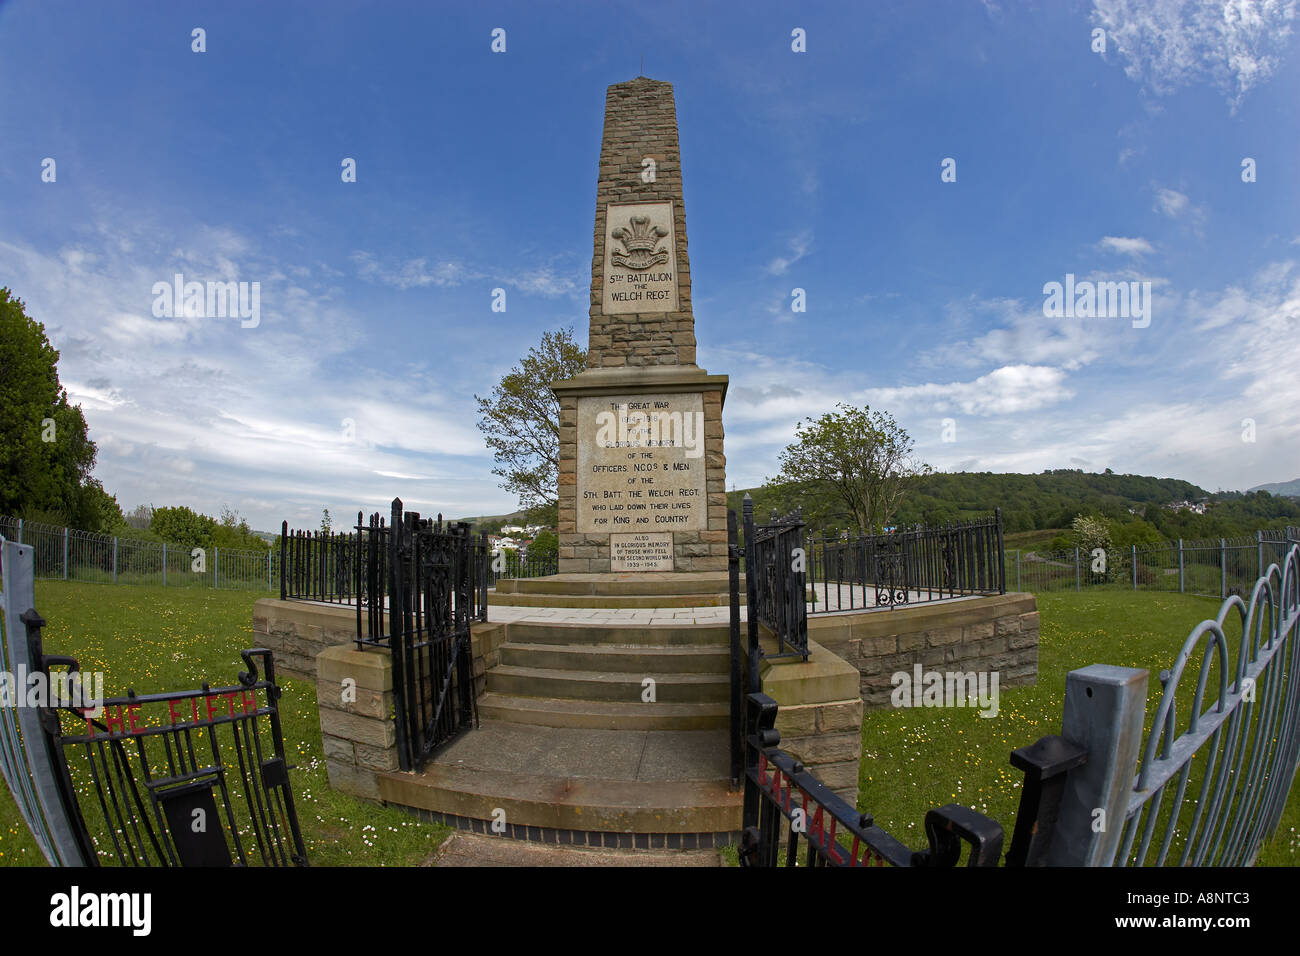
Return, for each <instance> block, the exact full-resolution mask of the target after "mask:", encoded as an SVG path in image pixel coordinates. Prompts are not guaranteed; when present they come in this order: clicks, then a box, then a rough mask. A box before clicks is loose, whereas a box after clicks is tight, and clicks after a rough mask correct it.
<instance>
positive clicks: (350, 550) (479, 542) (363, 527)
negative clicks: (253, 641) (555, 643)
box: [280, 511, 555, 635]
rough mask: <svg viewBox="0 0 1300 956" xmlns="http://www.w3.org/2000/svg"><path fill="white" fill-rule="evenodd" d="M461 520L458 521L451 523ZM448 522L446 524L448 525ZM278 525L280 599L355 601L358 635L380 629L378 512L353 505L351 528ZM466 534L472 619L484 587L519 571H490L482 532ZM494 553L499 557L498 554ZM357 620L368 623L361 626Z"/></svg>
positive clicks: (383, 534) (481, 606) (383, 558)
mask: <svg viewBox="0 0 1300 956" xmlns="http://www.w3.org/2000/svg"><path fill="white" fill-rule="evenodd" d="M435 523H436V524H437V525H438V526H439V527H441V526H442V525H443V520H442V515H441V514H440V515H438V517H437V519H436V522H435ZM463 524H464V522H458V523H456V526H457V527H459V526H460V525H463ZM452 526H453V525H452V524H451V523H448V524H447V527H449V528H450V527H452ZM466 527H468V525H466ZM281 529H282V530H281V535H280V599H281V600H298V601H321V602H325V603H329V604H351V605H355V606H356V608H357V633H358V635H360V634H363V633H366V634H382V633H383V632H384V625H383V621H382V615H383V613H385V609H386V608H387V602H388V593H389V592H388V588H389V583H390V581H389V568H388V561H389V554H388V551H389V548H390V541H389V530H390V525H389V524H388V523H387V519H385V518H384V516H382V515H380V514H378V513H375V514H372V515H371V516H370V517H369V518H368V519H367V518H366V517H365V515H364V513H363V512H360V511H358V512H357V523H356V525H355V526H354V527H353V530H352V532H351V533H343V532H321V531H305V530H291V529H290V528H289V523H288V522H287V521H285V522H282V523H281ZM469 537H470V549H471V556H472V560H471V564H470V576H471V582H472V587H471V589H470V595H469V598H468V600H469V603H470V612H469V613H470V617H471V618H473V619H476V620H480V621H486V620H487V592H488V588H490V587H494V586H495V585H496V580H497V578H499V577H507V576H510V577H523V576H525V575H524V574H512V575H507V574H505V573H501V572H497V571H494V570H493V560H494V555H493V553H492V552H491V550H490V549H489V548H488V544H487V535H486V533H484V534H480V535H477V536H475V535H472V534H471V535H470V536H469ZM496 557H497V561H498V563H500V560H501V557H500V555H497V556H496ZM515 568H516V569H519V568H527V569H529V570H531V566H528V565H527V564H526V562H524V563H521V562H519V561H517V560H516V561H515ZM537 573H551V574H554V573H555V572H554V571H553V570H552V571H550V572H543V571H542V570H541V562H540V561H539V562H538V570H537ZM377 609H378V610H377ZM376 614H378V615H379V616H378V617H376ZM363 621H366V623H367V624H368V626H363V624H362V622H363Z"/></svg>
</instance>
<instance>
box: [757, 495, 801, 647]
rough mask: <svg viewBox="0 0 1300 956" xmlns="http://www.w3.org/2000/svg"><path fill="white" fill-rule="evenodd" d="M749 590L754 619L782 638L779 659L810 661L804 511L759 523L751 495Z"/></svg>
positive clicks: (778, 645)
mask: <svg viewBox="0 0 1300 956" xmlns="http://www.w3.org/2000/svg"><path fill="white" fill-rule="evenodd" d="M742 510H743V517H744V523H745V589H746V604H747V610H746V614H747V615H748V617H749V619H750V620H751V621H754V620H757V621H759V622H760V623H762V624H764V625H765V626H766V627H768V628H770V629H771V631H772V633H773V634H775V635H776V642H777V652H776V654H775V655H773V656H776V657H789V656H796V655H797V656H799V657H802V658H803V659H804V660H807V659H808V606H807V603H806V602H807V571H806V568H807V558H806V551H805V550H804V544H803V528H804V525H803V518H802V517H801V515H800V513H799V512H798V511H795V512H794V513H792V514H790V515H787V516H786V517H784V518H781V517H778V516H777V514H776V512H773V513H772V520H771V523H769V524H765V525H756V524H755V523H754V502H753V500H752V499H751V498H750V497H749V495H745V498H744V502H743V505H742Z"/></svg>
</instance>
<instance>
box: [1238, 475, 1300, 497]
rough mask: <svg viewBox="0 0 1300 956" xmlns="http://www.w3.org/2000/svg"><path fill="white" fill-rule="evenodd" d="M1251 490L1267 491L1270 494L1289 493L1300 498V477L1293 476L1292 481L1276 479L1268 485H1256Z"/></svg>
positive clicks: (1289, 495)
mask: <svg viewBox="0 0 1300 956" xmlns="http://www.w3.org/2000/svg"><path fill="white" fill-rule="evenodd" d="M1250 490H1251V491H1267V492H1268V493H1269V494H1270V495H1287V496H1288V497H1291V498H1300V478H1293V479H1291V480H1290V481H1275V482H1273V483H1272V484H1268V485H1256V486H1255V487H1254V488H1251V489H1250Z"/></svg>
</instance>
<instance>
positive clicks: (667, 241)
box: [552, 77, 727, 574]
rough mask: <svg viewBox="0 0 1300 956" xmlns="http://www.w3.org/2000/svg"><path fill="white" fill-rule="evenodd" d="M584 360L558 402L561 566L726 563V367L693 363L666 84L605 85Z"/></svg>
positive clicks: (713, 567)
mask: <svg viewBox="0 0 1300 956" xmlns="http://www.w3.org/2000/svg"><path fill="white" fill-rule="evenodd" d="M589 316H590V336H589V339H588V346H587V368H586V369H584V370H583V371H582V372H581V373H580V374H578V375H576V376H574V377H573V378H571V379H567V380H565V381H562V382H555V383H554V384H553V385H552V389H553V390H554V392H555V394H556V396H557V398H558V399H559V401H560V423H559V424H560V468H559V539H560V555H559V565H560V567H559V570H560V573H561V574H568V573H619V572H673V571H723V570H725V569H726V567H727V500H726V457H725V455H724V454H723V445H722V404H723V401H724V400H725V398H726V394H727V376H725V375H710V374H709V373H708V372H707V371H706V370H704V369H702V368H700V367H699V366H698V365H696V364H695V315H694V312H693V310H692V307H691V278H690V258H689V255H688V254H687V247H686V212H685V204H684V200H683V193H682V173H681V156H680V151H679V148H678V142H677V111H676V106H675V104H674V102H673V90H672V85H671V84H669V83H662V82H658V81H655V80H651V79H647V78H645V77H638V78H637V79H635V80H631V81H629V82H627V83H617V84H615V85H613V86H611V87H609V89H608V90H607V91H606V94H605V129H604V134H603V137H602V140H601V149H600V173H599V180H598V183H597V187H596V228H595V238H594V246H593V255H592V269H591V307H590V312H589Z"/></svg>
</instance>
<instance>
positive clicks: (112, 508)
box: [0, 288, 121, 531]
mask: <svg viewBox="0 0 1300 956" xmlns="http://www.w3.org/2000/svg"><path fill="white" fill-rule="evenodd" d="M58 361H59V353H58V350H57V349H55V348H54V347H53V346H52V345H50V341H49V339H48V338H47V337H46V335H45V326H44V325H43V324H41V323H40V322H37V321H35V320H33V319H32V318H30V317H29V316H28V315H27V313H26V310H25V307H24V305H23V303H22V301H21V300H20V299H16V298H13V297H12V296H11V294H10V291H9V289H8V288H0V514H11V515H23V516H27V517H29V518H32V517H35V515H36V514H37V513H38V512H39V513H40V514H41V515H42V517H43V518H46V519H47V520H48V519H49V518H54V519H61V520H62V522H64V523H67V524H70V525H75V526H76V527H78V528H82V529H84V530H86V531H100V530H111V529H112V527H113V524H114V521H115V519H120V518H121V509H120V508H118V507H117V502H116V500H115V499H112V498H111V496H108V495H106V494H105V493H104V490H103V487H102V486H100V484H99V483H98V482H94V484H93V485H92V484H91V481H92V479H91V477H90V473H91V471H92V470H93V469H94V467H95V454H96V448H95V443H94V442H92V441H91V440H90V438H89V435H88V432H87V428H86V419H85V417H84V416H83V415H82V413H81V407H80V406H77V405H70V404H69V403H68V393H67V390H66V389H64V388H63V387H62V385H60V384H59V373H58ZM110 501H111V504H110V503H109V502H110Z"/></svg>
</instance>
